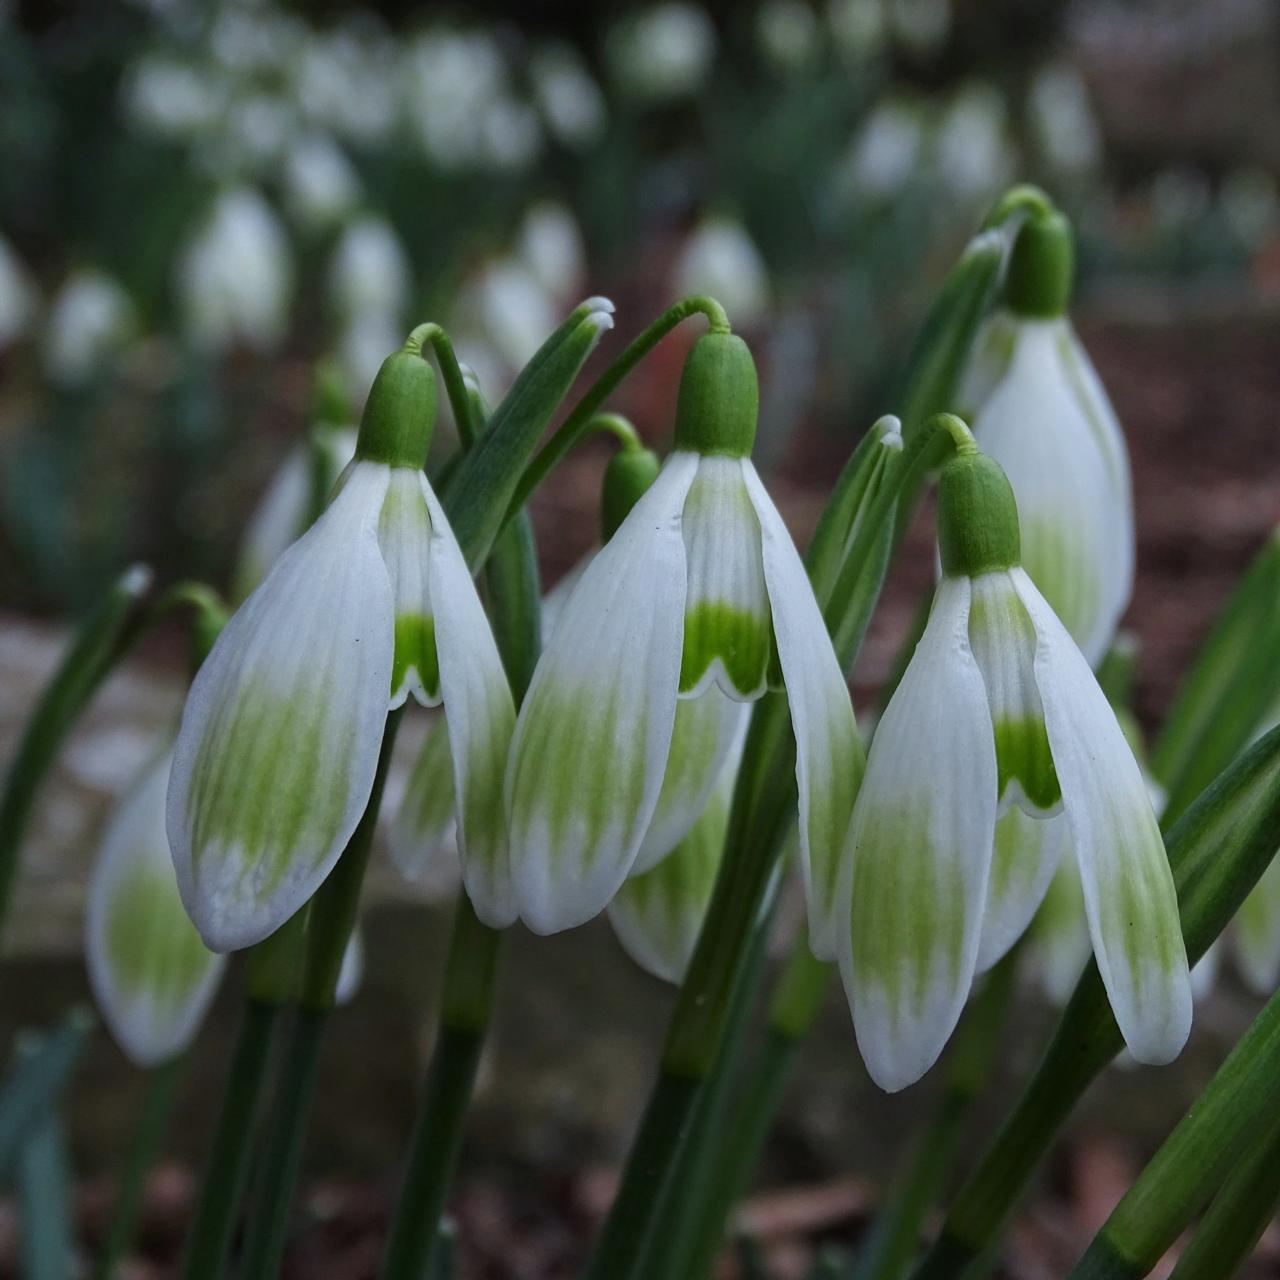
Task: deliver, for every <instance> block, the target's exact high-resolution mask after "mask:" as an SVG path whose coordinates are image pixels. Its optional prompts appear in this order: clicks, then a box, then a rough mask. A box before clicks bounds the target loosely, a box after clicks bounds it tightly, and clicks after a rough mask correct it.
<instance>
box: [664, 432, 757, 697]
mask: <svg viewBox="0 0 1280 1280" xmlns="http://www.w3.org/2000/svg"><path fill="white" fill-rule="evenodd" d="M681 527H682V531H683V536H684V544H685V554H686V558H687V563H688V592H687V595H686V597H685V614H684V649H683V653H682V658H681V663H680V694H681V695H682V696H684V697H692V696H696V695H697V694H699V693H701V692H702V691H703V690H704V689H705V688H706V687H707V685H708V684H711V683H715V684H718V685H719V686H720V688H721V689H722V690H723V691H724V692H725V693H726V694H727V695H728V696H729V697H731V698H736V699H738V700H739V701H744V702H745V701H750V700H752V699H754V698H758V697H759V696H760V695H761V694H762V693H763V692H764V691H765V688H766V685H767V681H768V676H769V669H770V663H771V659H772V657H773V618H772V615H771V613H770V610H769V595H768V591H767V590H766V587H765V580H764V566H763V563H762V559H761V546H760V541H761V537H760V521H759V519H758V518H757V517H756V513H755V508H754V507H753V506H752V504H751V499H750V497H749V495H748V493H747V489H746V485H745V484H744V483H743V479H742V461H741V460H740V459H738V458H721V457H706V458H702V459H701V460H700V461H699V463H698V473H697V476H696V477H695V478H694V481H693V484H692V486H691V487H690V489H689V495H688V497H687V498H686V499H685V504H684V511H683V516H682V525H681Z"/></svg>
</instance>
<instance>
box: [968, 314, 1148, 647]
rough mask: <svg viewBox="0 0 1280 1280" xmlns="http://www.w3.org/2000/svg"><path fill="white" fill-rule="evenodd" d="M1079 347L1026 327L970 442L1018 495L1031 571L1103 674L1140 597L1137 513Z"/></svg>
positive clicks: (1057, 331) (1059, 330) (1052, 329)
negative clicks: (1102, 664)
mask: <svg viewBox="0 0 1280 1280" xmlns="http://www.w3.org/2000/svg"><path fill="white" fill-rule="evenodd" d="M1073 344H1074V339H1073V337H1072V335H1071V331H1070V329H1069V327H1068V326H1067V324H1066V322H1065V321H1063V320H1043V321H1032V320H1022V321H1019V322H1018V324H1017V326H1016V341H1015V345H1014V351H1013V356H1012V359H1011V362H1010V365H1009V368H1008V371H1007V373H1006V375H1005V377H1004V378H1003V379H1002V380H1001V381H1000V382H999V383H998V385H997V386H996V387H995V389H994V391H993V392H992V393H991V395H990V397H989V398H988V399H987V401H986V402H985V403H984V404H983V405H981V406H980V408H979V412H978V414H977V416H976V418H975V420H974V423H973V432H974V436H975V437H976V438H977V441H978V443H979V444H980V445H981V446H982V448H983V449H984V450H986V451H987V452H988V453H989V454H990V455H991V456H992V457H993V458H994V459H995V460H996V461H997V462H999V463H1000V465H1001V466H1002V467H1003V468H1004V470H1005V474H1006V475H1007V476H1008V477H1009V483H1010V484H1011V485H1012V486H1013V492H1014V496H1015V497H1016V498H1017V501H1018V513H1019V524H1020V526H1021V530H1022V563H1023V566H1024V568H1025V569H1026V570H1027V572H1028V574H1030V576H1031V578H1032V580H1033V581H1034V582H1035V583H1036V585H1037V586H1038V587H1039V588H1040V590H1041V592H1042V593H1043V594H1044V596H1045V598H1046V599H1047V600H1048V601H1049V603H1050V604H1051V606H1052V607H1053V609H1054V611H1055V612H1056V613H1057V614H1058V616H1059V617H1060V618H1061V619H1062V622H1063V623H1064V625H1065V626H1066V627H1067V629H1068V631H1070V632H1071V634H1072V635H1073V636H1074V637H1075V639H1076V643H1077V644H1078V645H1079V646H1080V648H1081V650H1082V651H1083V652H1084V654H1085V657H1086V658H1087V659H1088V660H1089V662H1090V664H1096V663H1097V662H1099V661H1100V660H1101V658H1102V656H1103V654H1104V653H1105V652H1106V650H1107V646H1108V645H1109V644H1110V643H1111V639H1112V637H1113V636H1114V635H1115V629H1116V625H1117V623H1118V622H1119V620H1120V615H1121V614H1122V613H1123V612H1124V609H1125V606H1126V605H1127V604H1128V602H1129V596H1130V594H1131V593H1132V590H1133V538H1134V534H1133V506H1132V496H1131V493H1130V485H1129V473H1128V465H1127V462H1126V461H1125V455H1124V448H1123V441H1122V439H1121V438H1120V436H1119V432H1118V428H1116V427H1115V425H1114V415H1111V414H1110V408H1109V406H1106V405H1105V397H1104V398H1103V399H1102V400H1101V401H1099V400H1098V399H1097V397H1096V396H1095V395H1093V394H1092V393H1091V392H1090V386H1091V383H1090V381H1089V379H1090V378H1091V377H1092V373H1091V371H1089V372H1088V373H1086V372H1085V369H1086V364H1087V362H1086V363H1081V357H1082V353H1079V352H1078V351H1077V349H1076V348H1075V346H1074V345H1073ZM1093 382H1094V383H1096V378H1094V379H1093ZM1104 406H1105V407H1104Z"/></svg>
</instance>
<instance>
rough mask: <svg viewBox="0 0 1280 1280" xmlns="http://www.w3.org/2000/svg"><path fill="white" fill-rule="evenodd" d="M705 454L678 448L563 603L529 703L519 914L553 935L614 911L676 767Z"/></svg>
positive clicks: (521, 732) (510, 788)
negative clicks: (689, 573)
mask: <svg viewBox="0 0 1280 1280" xmlns="http://www.w3.org/2000/svg"><path fill="white" fill-rule="evenodd" d="M695 469H696V462H695V460H694V459H693V458H692V457H691V456H690V455H687V454H685V455H679V454H677V455H673V456H672V458H670V459H668V461H667V464H666V465H665V467H664V468H663V470H662V472H661V473H660V474H659V476H658V478H657V480H656V481H655V482H654V484H653V486H652V487H651V488H650V489H649V490H648V492H647V493H645V494H644V496H643V497H641V499H640V501H639V502H637V503H636V505H635V507H634V508H633V509H632V510H631V513H630V514H629V515H628V516H627V518H626V519H625V520H624V521H623V522H622V524H621V526H619V528H618V530H617V532H616V533H615V534H614V535H613V537H612V538H610V540H609V542H608V543H607V544H606V545H605V546H604V547H603V548H602V549H601V551H600V553H599V554H598V555H597V556H596V557H595V559H594V560H592V562H591V564H590V565H588V567H587V568H586V570H585V571H584V572H583V575H582V577H581V579H580V580H579V582H578V584H577V586H575V587H574V589H573V591H572V593H571V595H570V596H569V599H568V600H567V601H566V602H565V605H564V609H563V612H562V614H561V617H560V621H559V623H558V624H557V626H556V630H555V634H554V636H553V637H552V639H551V643H550V644H549V645H548V646H547V648H546V649H544V650H543V654H542V658H541V660H540V661H539V663H538V667H537V670H536V671H535V672H534V676H533V681H532V683H531V684H530V687H529V692H528V695H527V696H526V698H525V700H524V704H523V706H522V707H521V708H520V716H519V719H518V721H517V723H516V732H515V739H514V741H513V743H512V750H511V760H510V764H509V765H508V769H507V787H506V794H507V812H508V815H509V817H510V828H511V855H512V863H513V872H514V877H515V882H516V888H517V893H518V896H519V901H520V914H521V916H522V918H523V919H524V920H525V922H526V923H527V924H528V925H529V927H530V928H531V929H533V930H535V931H536V932H538V933H554V932H556V931H557V930H560V929H568V928H571V927H572V926H574V925H577V924H581V923H583V922H584V921H586V920H589V919H591V918H592V917H593V916H595V915H597V914H598V913H599V912H600V911H601V910H603V909H604V907H605V905H606V904H607V903H608V902H609V900H610V898H612V897H613V895H614V893H615V892H617V889H618V886H619V885H621V883H622V881H623V880H624V879H625V878H626V876H627V874H628V873H629V872H630V870H631V868H632V864H633V863H634V862H635V856H636V852H637V850H638V849H639V848H640V843H641V841H642V840H643V839H644V834H645V831H646V830H647V829H648V826H649V823H650V820H651V819H652V817H653V811H654V807H655V805H656V804H657V801H658V794H659V791H660V790H661V787H662V779H663V776H664V775H665V773H666V766H667V755H668V751H669V749H670V746H671V733H672V727H673V724H674V721H675V708H676V689H677V685H678V682H679V678H680V645H681V631H682V627H683V616H684V601H685V555H684V543H683V541H682V539H681V535H680V511H681V508H682V507H683V505H684V500H685V495H686V494H687V493H688V491H689V486H690V484H691V483H692V481H693V475H694V471H695Z"/></svg>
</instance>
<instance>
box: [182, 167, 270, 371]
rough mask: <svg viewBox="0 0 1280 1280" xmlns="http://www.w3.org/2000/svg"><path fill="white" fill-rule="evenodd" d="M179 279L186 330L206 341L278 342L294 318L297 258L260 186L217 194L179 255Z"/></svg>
mask: <svg viewBox="0 0 1280 1280" xmlns="http://www.w3.org/2000/svg"><path fill="white" fill-rule="evenodd" d="M177 287H178V294H179V298H180V301H181V303H182V309H183V312H184V315H185V318H186V326H187V332H188V334H189V335H190V337H191V338H192V340H193V341H195V342H196V343H197V344H199V345H200V346H203V347H206V348H207V349H209V350H212V351H222V350H225V349H226V348H228V347H230V346H232V345H234V344H236V343H244V344H245V345H246V346H249V347H252V348H253V349H254V350H257V351H263V352H266V351H271V350H272V349H274V348H275V346H276V345H277V344H278V343H279V342H280V340H281V338H283V336H284V331H285V326H286V325H287V323H288V318H289V305H290V303H291V301H292V295H293V264H292V261H291V259H290V255H289V244H288V240H287V238H286V236H285V234H284V230H283V229H282V228H281V226H280V223H279V220H278V219H277V218H276V215H275V214H274V213H273V212H272V210H271V207H270V205H268V204H267V202H266V200H264V199H263V197H262V196H261V195H260V194H259V193H258V192H257V191H255V190H253V189H252V188H251V187H238V188H233V189H231V190H228V191H226V192H224V193H223V194H222V195H221V196H219V197H218V199H217V201H216V202H215V203H214V206H213V208H212V209H211V210H210V212H209V215H208V217H207V218H206V219H205V221H204V223H203V224H202V225H201V227H200V228H199V230H198V231H197V232H196V235H195V237H194V238H193V240H192V241H191V243H190V244H188V246H187V248H186V251H185V252H184V253H183V255H182V257H181V259H180V261H179V263H178V276H177Z"/></svg>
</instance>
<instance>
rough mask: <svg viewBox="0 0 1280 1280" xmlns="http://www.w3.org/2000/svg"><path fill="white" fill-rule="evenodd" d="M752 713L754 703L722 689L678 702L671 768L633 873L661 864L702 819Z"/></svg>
mask: <svg viewBox="0 0 1280 1280" xmlns="http://www.w3.org/2000/svg"><path fill="white" fill-rule="evenodd" d="M750 714H751V709H750V707H748V706H747V705H746V704H745V703H742V702H735V701H734V700H732V699H731V698H726V697H725V696H724V695H723V694H722V693H721V692H720V690H719V689H708V690H707V691H706V693H704V694H703V695H702V696H701V697H700V698H681V699H680V700H679V702H678V703H677V704H676V719H675V725H674V727H673V729H672V732H671V748H670V751H669V753H668V755H667V771H666V773H665V774H664V775H663V779H662V790H661V791H660V792H659V793H658V803H657V806H656V807H655V809H654V811H653V818H652V820H651V821H650V823H649V829H648V831H646V832H645V835H644V840H643V841H641V844H640V849H639V852H637V854H636V860H635V865H634V866H633V868H632V874H633V875H639V874H640V873H641V872H644V871H648V870H650V869H651V868H653V867H655V866H657V864H658V863H659V862H661V861H662V859H663V858H665V857H666V856H667V854H669V853H670V852H671V850H672V849H674V848H675V847H676V845H677V844H679V843H680V841H681V840H683V839H684V837H685V835H686V834H687V832H688V831H689V830H690V828H691V827H692V826H693V824H694V823H695V822H696V821H697V820H698V815H699V814H700V813H702V811H703V810H704V809H705V808H706V806H707V801H708V797H709V796H710V795H711V793H712V789H713V788H714V787H715V785H716V779H717V778H719V777H720V775H721V774H723V773H724V772H725V764H726V762H727V761H728V760H729V758H730V757H731V756H732V755H733V754H734V752H735V750H737V751H739V752H740V751H741V749H742V741H743V737H744V736H745V734H746V729H747V721H748V719H749V718H750Z"/></svg>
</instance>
